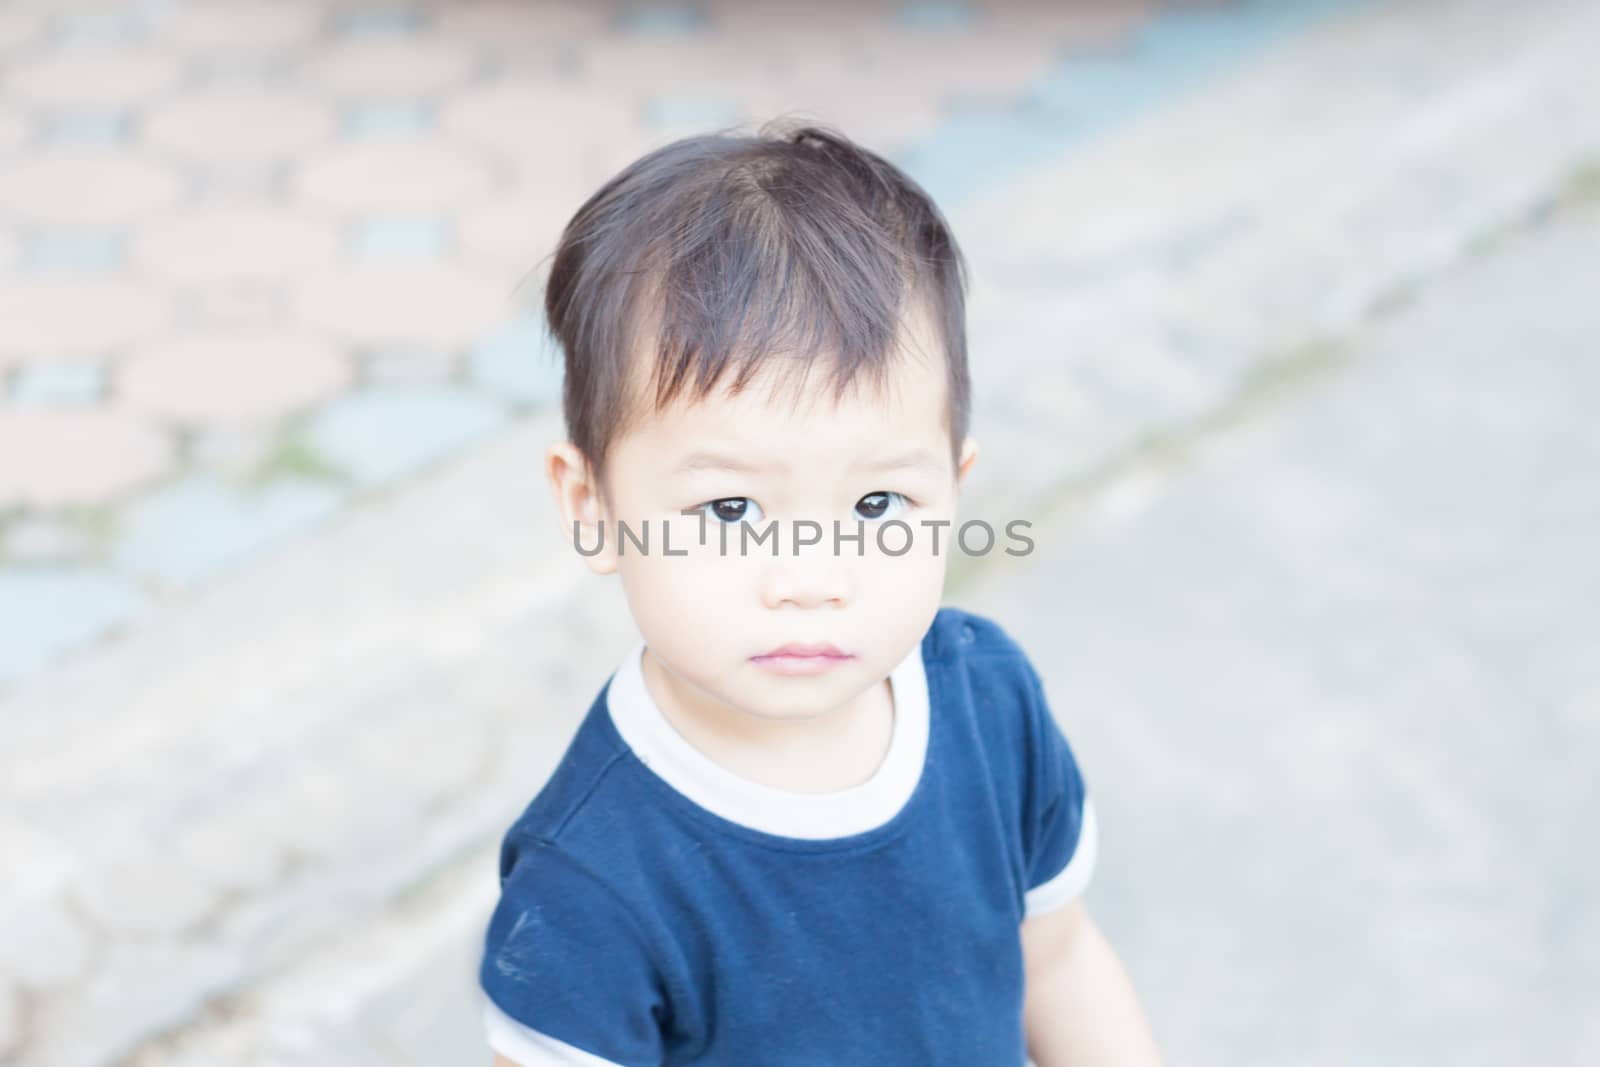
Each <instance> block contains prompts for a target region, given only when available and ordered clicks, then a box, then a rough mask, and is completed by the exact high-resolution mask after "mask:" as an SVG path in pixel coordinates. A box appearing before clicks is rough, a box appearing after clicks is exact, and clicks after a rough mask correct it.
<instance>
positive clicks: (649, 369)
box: [627, 299, 949, 425]
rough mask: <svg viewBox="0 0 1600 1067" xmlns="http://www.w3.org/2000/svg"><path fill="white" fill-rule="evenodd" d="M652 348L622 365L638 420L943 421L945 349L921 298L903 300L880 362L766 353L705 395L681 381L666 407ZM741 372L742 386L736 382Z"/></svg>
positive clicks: (733, 366) (735, 366) (728, 370)
mask: <svg viewBox="0 0 1600 1067" xmlns="http://www.w3.org/2000/svg"><path fill="white" fill-rule="evenodd" d="M647 336H648V334H647ZM640 349H642V351H641V350H640ZM653 349H654V346H652V345H643V346H640V348H639V349H635V356H634V358H633V359H632V360H630V361H629V362H630V366H629V368H628V375H627V376H628V378H629V379H630V380H631V382H632V384H633V388H631V389H629V390H628V392H629V393H630V394H631V396H632V397H633V398H634V408H635V412H636V413H638V414H643V415H654V416H656V417H660V418H663V419H668V420H671V421H675V422H678V423H681V424H684V425H693V424H695V423H697V422H703V421H711V420H719V419H726V418H729V417H730V416H733V415H744V416H746V417H749V418H752V419H762V420H765V419H781V420H784V421H794V420H804V419H810V420H817V419H823V420H837V419H838V418H839V417H840V416H841V415H852V414H853V415H860V414H865V413H876V414H879V415H881V416H885V417H897V418H900V419H906V420H911V421H915V420H917V419H919V418H920V417H926V416H927V415H928V413H929V412H930V411H931V412H933V414H934V417H936V418H937V419H939V420H940V421H948V419H947V414H948V413H947V410H946V408H947V406H948V399H949V398H948V384H947V375H946V363H945V356H944V343H943V339H942V337H941V336H940V333H939V331H938V327H937V324H936V323H935V321H934V318H933V315H932V312H931V308H930V307H929V305H928V302H927V301H925V300H921V299H909V300H907V301H906V302H905V305H904V306H903V308H902V309H901V314H900V316H899V325H898V329H897V331H896V336H895V338H894V341H893V344H892V345H891V347H890V350H889V351H888V352H887V353H885V354H883V355H882V356H881V357H879V358H876V359H860V360H849V359H847V358H846V357H844V356H841V355H839V354H837V353H828V352H817V353H807V352H774V353H768V354H764V355H762V356H760V357H758V359H757V361H756V362H755V365H754V367H753V368H744V367H742V366H741V365H740V363H738V362H734V363H730V364H729V365H728V366H727V367H725V368H724V369H723V371H722V373H721V374H720V375H718V377H717V379H716V380H715V381H714V382H713V383H712V384H711V385H710V388H709V389H706V390H704V391H701V390H697V389H695V388H694V385H693V383H692V382H685V383H683V386H682V388H680V389H678V390H677V391H676V393H675V395H672V396H671V397H670V398H669V399H668V400H667V401H666V402H665V403H660V402H658V395H659V390H660V385H661V375H662V374H663V373H664V366H663V365H662V363H661V361H660V359H659V358H651V356H652V355H654V351H653ZM646 353H649V354H648V355H646ZM641 356H642V357H643V358H641ZM851 364H853V365H851ZM847 365H848V366H849V369H848V370H845V367H846V366H847ZM741 373H742V374H743V376H744V378H745V380H744V381H743V382H740V381H738V380H737V379H738V378H739V377H740V376H741ZM841 377H842V378H843V380H841Z"/></svg>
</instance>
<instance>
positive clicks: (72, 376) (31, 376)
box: [9, 363, 106, 407]
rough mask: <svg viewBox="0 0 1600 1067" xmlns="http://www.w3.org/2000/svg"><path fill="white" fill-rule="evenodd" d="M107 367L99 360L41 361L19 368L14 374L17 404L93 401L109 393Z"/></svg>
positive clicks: (12, 399) (64, 403) (46, 404)
mask: <svg viewBox="0 0 1600 1067" xmlns="http://www.w3.org/2000/svg"><path fill="white" fill-rule="evenodd" d="M105 391H106V370H105V368H104V367H102V366H100V365H99V364H96V363H41V364H39V365H37V366H32V367H19V368H18V369H17V371H16V372H15V373H14V374H13V375H12V377H11V394H10V398H9V399H10V401H11V403H12V404H14V405H17V406H32V405H40V406H44V407H49V406H54V405H70V404H90V403H94V402H95V401H98V400H99V399H100V398H101V397H103V396H104V395H105Z"/></svg>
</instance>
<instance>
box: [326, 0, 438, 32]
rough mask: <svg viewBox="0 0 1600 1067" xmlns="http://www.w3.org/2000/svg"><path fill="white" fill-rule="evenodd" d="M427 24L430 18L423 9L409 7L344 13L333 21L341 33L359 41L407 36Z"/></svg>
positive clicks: (366, 9)
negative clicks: (362, 39) (360, 39)
mask: <svg viewBox="0 0 1600 1067" xmlns="http://www.w3.org/2000/svg"><path fill="white" fill-rule="evenodd" d="M427 24H428V18H427V16H426V15H425V14H424V13H423V11H422V10H421V9H419V8H417V7H415V6H407V5H396V6H391V7H369V8H364V9H361V10H358V11H344V12H340V13H339V14H338V15H337V16H336V17H335V18H334V20H333V26H334V29H336V30H337V31H338V32H339V33H341V34H344V35H345V36H347V37H352V38H358V39H359V38H373V37H391V36H405V35H409V34H414V33H417V32H418V31H420V30H422V29H423V28H424V27H426V26H427Z"/></svg>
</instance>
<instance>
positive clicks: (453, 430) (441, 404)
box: [306, 386, 506, 485]
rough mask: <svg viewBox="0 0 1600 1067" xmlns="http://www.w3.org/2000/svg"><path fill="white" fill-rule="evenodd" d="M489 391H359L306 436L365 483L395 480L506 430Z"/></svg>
mask: <svg viewBox="0 0 1600 1067" xmlns="http://www.w3.org/2000/svg"><path fill="white" fill-rule="evenodd" d="M505 421H506V415H505V411H504V409H503V408H502V407H501V406H500V405H499V404H498V403H496V402H495V401H494V400H493V399H492V398H490V397H489V396H488V395H486V394H483V393H479V392H476V391H469V390H466V389H461V388H458V387H450V386H434V387H428V386H388V387H383V388H376V389H367V390H363V391H362V392H359V393H353V394H351V395H349V396H347V397H344V398H343V399H341V400H338V401H336V402H334V403H333V404H331V405H329V406H328V407H327V408H326V409H325V410H324V411H323V412H322V413H321V414H319V415H318V416H317V417H316V418H315V419H313V420H312V422H311V423H310V424H309V426H308V428H307V431H306V439H307V441H309V442H310V444H311V445H312V447H314V448H315V449H316V450H317V451H318V452H319V453H321V454H323V455H325V456H327V457H328V458H329V460H330V461H332V462H333V463H335V464H337V465H338V466H339V468H340V469H341V470H345V471H348V472H349V473H350V474H351V475H352V476H353V477H355V478H356V480H357V481H359V482H361V483H363V484H368V485H372V484H378V483H383V482H389V481H393V480H394V479H395V478H398V477H399V476H401V475H403V474H407V473H410V472H413V471H416V470H420V469H421V468H423V467H426V466H428V465H429V464H432V463H434V462H436V461H438V460H440V459H443V458H445V457H446V456H449V455H451V454H452V453H455V452H457V451H459V450H460V449H461V448H462V447H464V446H466V445H468V444H470V443H472V442H473V441H477V440H479V439H481V438H482V437H484V436H485V435H487V434H490V433H493V432H494V431H496V430H498V429H500V428H501V427H502V426H503V425H504V424H505Z"/></svg>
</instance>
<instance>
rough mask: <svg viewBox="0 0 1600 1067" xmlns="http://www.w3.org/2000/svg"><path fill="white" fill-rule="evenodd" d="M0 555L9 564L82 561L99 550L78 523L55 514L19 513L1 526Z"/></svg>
mask: <svg viewBox="0 0 1600 1067" xmlns="http://www.w3.org/2000/svg"><path fill="white" fill-rule="evenodd" d="M0 550H3V551H0V555H3V558H4V559H5V560H6V563H7V564H8V565H12V566H15V565H18V564H22V565H32V564H40V563H82V562H84V561H86V560H88V559H89V558H90V557H91V556H92V555H94V554H95V552H96V551H97V550H98V544H97V539H96V538H95V537H94V536H93V535H92V534H91V533H90V531H89V530H88V529H87V528H86V527H85V526H84V524H83V523H81V522H71V521H68V520H65V519H61V518H57V517H54V516H44V515H22V516H20V517H18V518H15V519H12V520H11V521H10V522H8V523H6V524H5V526H4V528H3V529H0Z"/></svg>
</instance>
